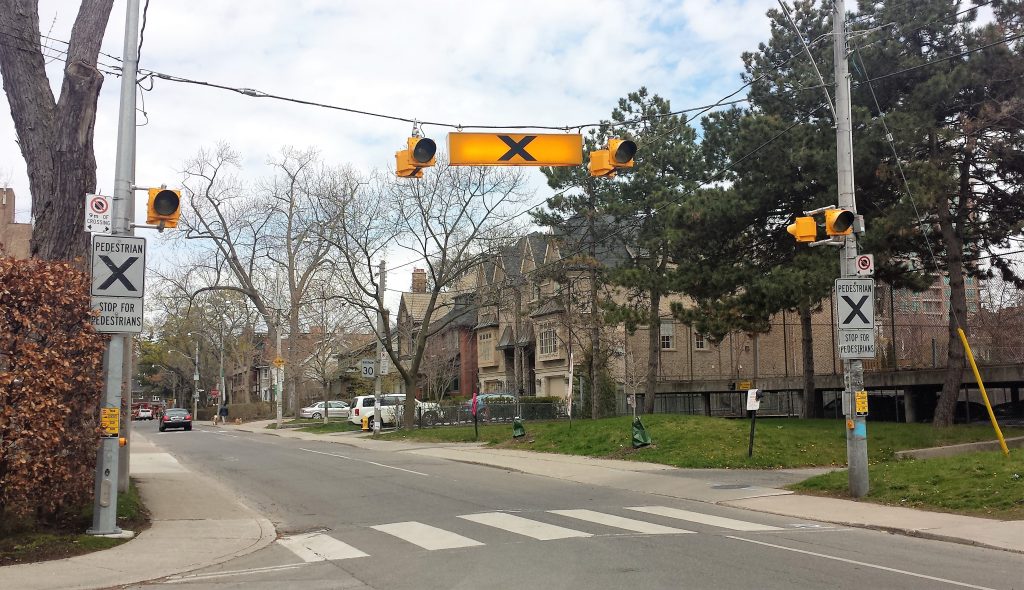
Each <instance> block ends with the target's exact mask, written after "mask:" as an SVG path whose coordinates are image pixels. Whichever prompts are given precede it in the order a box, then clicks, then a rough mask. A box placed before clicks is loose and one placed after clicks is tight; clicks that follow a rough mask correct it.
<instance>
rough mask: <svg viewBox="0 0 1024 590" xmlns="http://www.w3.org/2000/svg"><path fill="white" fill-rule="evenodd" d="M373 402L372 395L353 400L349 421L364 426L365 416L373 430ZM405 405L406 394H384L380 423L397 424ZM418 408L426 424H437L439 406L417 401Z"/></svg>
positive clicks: (381, 403) (381, 400) (382, 395)
mask: <svg viewBox="0 0 1024 590" xmlns="http://www.w3.org/2000/svg"><path fill="white" fill-rule="evenodd" d="M373 402H374V397H373V396H372V395H360V396H359V397H357V398H355V399H354V400H352V406H351V411H350V412H349V415H348V421H349V422H351V423H352V424H355V425H357V426H361V425H362V424H363V416H369V417H370V421H369V426H370V427H371V428H373ZM403 405H405V394H404V393H384V394H381V396H380V421H381V425H382V426H383V425H384V424H395V422H396V416H398V417H399V418H398V419H399V420H400V419H401V418H400V416H401V412H402V406H403ZM416 408H417V410H418V412H419V413H420V414H421V416H422V418H423V423H424V424H429V425H433V424H434V423H435V422H437V415H438V412H437V410H438V405H437V404H435V403H432V402H421V401H420V400H416Z"/></svg>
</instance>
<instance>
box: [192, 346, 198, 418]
mask: <svg viewBox="0 0 1024 590" xmlns="http://www.w3.org/2000/svg"><path fill="white" fill-rule="evenodd" d="M195 364H196V370H195V372H194V373H192V419H193V420H194V419H195V417H196V412H197V411H198V410H199V336H198V335H197V336H196V363H195Z"/></svg>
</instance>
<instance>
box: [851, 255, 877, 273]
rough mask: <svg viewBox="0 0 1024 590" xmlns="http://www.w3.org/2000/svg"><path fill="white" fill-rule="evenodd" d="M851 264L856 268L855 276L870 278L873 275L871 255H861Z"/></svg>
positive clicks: (873, 258) (873, 259)
mask: <svg viewBox="0 0 1024 590" xmlns="http://www.w3.org/2000/svg"><path fill="white" fill-rule="evenodd" d="M853 262H854V266H856V267H857V276H860V277H871V276H874V275H875V257H874V256H872V255H871V254H861V255H860V256H857V258H855V259H854V261H853Z"/></svg>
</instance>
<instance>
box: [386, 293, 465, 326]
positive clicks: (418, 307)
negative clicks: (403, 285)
mask: <svg viewBox="0 0 1024 590" xmlns="http://www.w3.org/2000/svg"><path fill="white" fill-rule="evenodd" d="M430 296H431V294H430V293H402V300H401V302H400V303H399V308H400V309H405V312H406V313H407V314H408V315H409V317H411V318H412V320H413V322H415V323H417V324H420V323H422V322H423V316H425V315H426V313H427V306H428V305H430ZM454 298H455V293H454V292H451V291H445V292H442V293H438V294H437V302H436V303H435V304H434V314H433V315H434V316H435V317H440V316H438V315H437V314H438V313H441V314H444V313H447V312H448V309H449V308H450V307H451V302H452V300H453V299H454Z"/></svg>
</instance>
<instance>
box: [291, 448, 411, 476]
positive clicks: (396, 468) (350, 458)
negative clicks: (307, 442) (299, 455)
mask: <svg viewBox="0 0 1024 590" xmlns="http://www.w3.org/2000/svg"><path fill="white" fill-rule="evenodd" d="M299 450H300V451H306V452H307V453H316V454H317V455H327V456H328V457H337V458H339V459H345V460H347V461H359V462H360V463H369V464H370V465H376V466H377V467H385V468H387V469H394V470H396V471H404V472H406V473H412V474H414V475H422V476H424V477H429V476H428V475H427V474H426V473H420V472H419V471H413V470H412V469H405V468H402V467H395V466H394V465H385V464H383V463H377V462H376V461H367V460H366V459H353V458H352V457H346V456H345V455H338V454H336V453H325V452H323V451H314V450H313V449H299Z"/></svg>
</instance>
